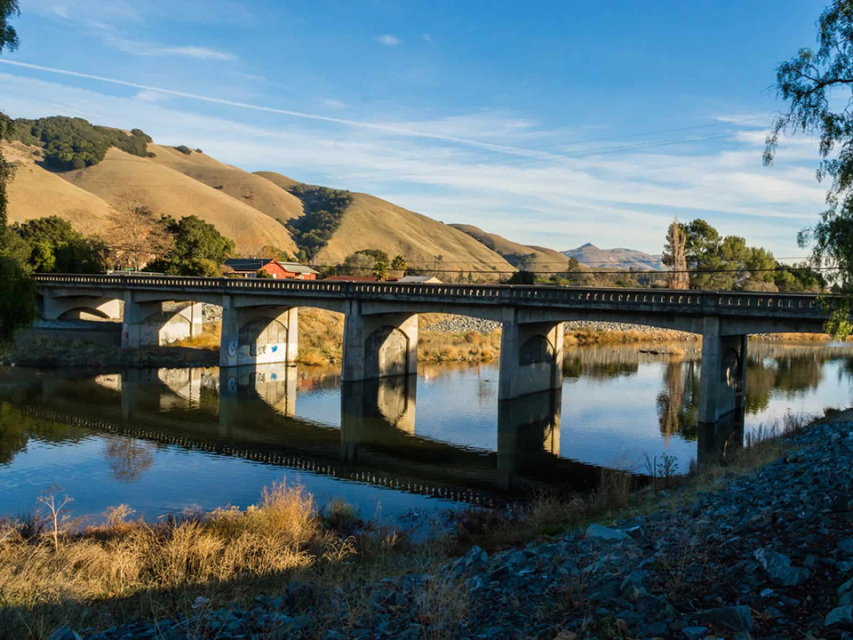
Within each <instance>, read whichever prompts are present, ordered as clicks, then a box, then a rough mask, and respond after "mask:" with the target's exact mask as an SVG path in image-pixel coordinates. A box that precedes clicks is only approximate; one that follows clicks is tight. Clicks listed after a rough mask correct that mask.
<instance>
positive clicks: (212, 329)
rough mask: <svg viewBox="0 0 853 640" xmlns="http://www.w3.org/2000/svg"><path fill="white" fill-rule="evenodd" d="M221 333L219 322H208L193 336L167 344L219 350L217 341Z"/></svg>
mask: <svg viewBox="0 0 853 640" xmlns="http://www.w3.org/2000/svg"><path fill="white" fill-rule="evenodd" d="M221 334H222V323H221V322H208V323H206V324H204V325H203V326H202V330H201V334H199V335H197V336H193V337H191V338H184V339H183V340H178V341H176V342H175V343H173V344H171V345H169V346H172V347H190V348H193V349H206V350H208V351H219V342H220V336H221Z"/></svg>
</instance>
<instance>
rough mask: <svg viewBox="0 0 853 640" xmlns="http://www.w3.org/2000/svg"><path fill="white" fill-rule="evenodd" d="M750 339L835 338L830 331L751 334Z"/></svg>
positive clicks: (774, 340)
mask: <svg viewBox="0 0 853 640" xmlns="http://www.w3.org/2000/svg"><path fill="white" fill-rule="evenodd" d="M749 339H750V340H758V341H772V342H829V341H834V340H835V338H833V337H832V336H831V335H829V334H828V333H771V334H760V335H751V336H749ZM847 342H853V336H848V338H847Z"/></svg>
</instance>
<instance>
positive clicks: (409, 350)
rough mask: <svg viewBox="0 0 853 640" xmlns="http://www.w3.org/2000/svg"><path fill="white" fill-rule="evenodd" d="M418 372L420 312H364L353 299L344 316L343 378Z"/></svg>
mask: <svg viewBox="0 0 853 640" xmlns="http://www.w3.org/2000/svg"><path fill="white" fill-rule="evenodd" d="M417 372H418V316H417V314H412V313H382V314H377V315H364V314H363V313H362V308H361V302H359V301H356V300H353V301H351V302H350V303H349V306H348V309H347V312H346V315H345V319H344V357H343V366H342V369H341V380H343V381H344V382H359V381H362V380H373V379H376V378H386V377H389V376H398V375H407V374H416V373H417Z"/></svg>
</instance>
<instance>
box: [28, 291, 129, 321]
mask: <svg viewBox="0 0 853 640" xmlns="http://www.w3.org/2000/svg"><path fill="white" fill-rule="evenodd" d="M73 312H77V313H76V316H77V317H78V319H83V320H86V319H88V318H85V317H83V316H92V317H94V318H98V319H101V320H120V319H121V317H122V312H121V300H118V299H116V298H107V297H96V296H54V295H53V294H52V293H51V292H50V291H45V292H44V296H43V305H42V314H41V317H42V319H43V320H58V319H59V318H60V317H61V316H62V315H65V314H71V313H73Z"/></svg>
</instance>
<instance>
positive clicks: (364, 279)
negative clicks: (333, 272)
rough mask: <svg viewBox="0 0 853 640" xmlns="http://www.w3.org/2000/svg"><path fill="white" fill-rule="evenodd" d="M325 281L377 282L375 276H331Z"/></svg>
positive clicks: (324, 280) (324, 279)
mask: <svg viewBox="0 0 853 640" xmlns="http://www.w3.org/2000/svg"><path fill="white" fill-rule="evenodd" d="M323 282H376V278H374V277H373V276H329V277H328V278H323Z"/></svg>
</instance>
